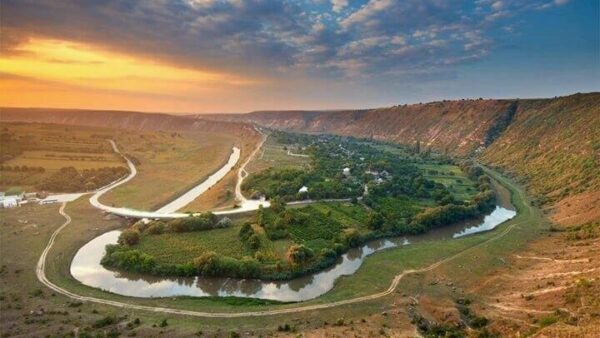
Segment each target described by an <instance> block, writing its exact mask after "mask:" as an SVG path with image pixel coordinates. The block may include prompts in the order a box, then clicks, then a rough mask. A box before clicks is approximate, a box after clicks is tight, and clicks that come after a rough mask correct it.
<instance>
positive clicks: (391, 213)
mask: <svg viewBox="0 0 600 338" xmlns="http://www.w3.org/2000/svg"><path fill="white" fill-rule="evenodd" d="M275 137H276V138H277V139H278V142H293V144H308V145H307V146H306V147H303V148H302V149H306V151H307V153H309V154H310V156H311V157H310V159H311V161H312V164H311V168H312V169H311V170H309V171H301V170H297V169H286V168H276V169H275V168H270V169H267V170H265V171H263V172H261V173H258V174H255V175H251V176H250V177H249V178H248V180H247V181H248V182H246V183H245V186H246V188H247V189H250V190H251V191H254V192H255V193H258V192H259V193H261V194H262V193H265V194H267V196H269V197H270V199H271V203H272V207H271V208H270V209H262V208H260V209H259V210H258V211H257V212H256V214H255V216H254V217H253V218H252V219H250V220H245V221H241V222H239V221H238V222H237V223H236V224H235V225H232V224H231V221H230V220H228V219H226V218H224V219H222V220H219V219H218V218H217V217H216V216H215V215H213V214H211V213H206V214H203V215H202V216H200V217H189V218H184V219H178V220H173V221H169V222H163V221H153V222H150V223H148V224H144V223H142V222H138V223H136V224H135V225H134V226H132V227H131V228H130V229H128V230H126V231H124V232H123V233H122V234H121V238H120V240H119V244H118V245H114V246H109V247H108V249H107V254H106V256H105V257H104V259H103V260H102V263H103V264H104V265H106V266H109V267H114V268H120V269H125V270H130V271H136V272H144V273H150V274H155V275H174V276H196V275H203V276H227V277H241V278H256V277H259V278H262V279H290V278H294V277H297V276H300V275H304V274H308V273H311V272H315V271H319V270H321V269H323V268H325V267H328V266H331V265H333V264H334V263H335V262H336V260H337V258H338V256H339V255H341V254H343V253H345V252H347V251H348V250H349V249H350V248H354V247H358V246H361V245H363V244H364V243H366V242H367V241H369V240H373V239H377V238H383V237H391V236H399V235H405V234H420V233H424V232H426V231H428V230H430V229H432V228H436V227H441V226H444V225H448V224H452V223H455V222H457V221H461V220H464V219H469V218H473V217H476V216H479V215H481V214H483V213H485V212H487V211H489V210H491V209H492V208H493V206H494V200H495V199H494V198H495V195H494V193H493V192H492V190H491V183H490V179H489V178H488V177H487V176H485V175H484V173H483V171H482V170H481V169H479V168H477V167H474V166H472V165H468V164H465V165H464V166H463V170H461V169H460V168H459V167H458V166H456V165H451V164H449V163H448V160H447V159H446V160H445V161H444V162H442V164H439V162H438V161H439V159H433V157H432V154H431V153H429V154H423V156H420V155H418V153H419V151H418V150H414V151H413V153H412V154H411V155H409V156H407V157H401V156H399V155H398V153H393V152H389V151H386V150H378V148H376V147H374V146H372V144H376V143H373V142H365V141H357V140H354V139H348V138H342V137H332V136H316V137H315V136H305V135H294V134H284V133H276V134H275ZM386 147H388V148H389V147H390V146H389V145H387V146H386ZM415 161H418V163H417V164H419V165H421V166H423V168H421V167H420V166H419V165H416V164H415V163H414V162H415ZM350 166H351V167H352V169H351V170H342V169H343V168H348V167H350ZM425 172H427V173H428V175H430V176H431V177H434V176H435V177H436V178H439V177H440V175H443V176H451V177H453V178H454V177H459V178H457V180H461V182H463V185H466V186H469V187H471V188H472V189H470V190H469V191H468V192H467V191H466V190H463V191H461V192H460V193H456V190H453V189H451V188H452V187H453V185H454V183H452V184H448V185H445V184H443V183H439V182H435V181H434V180H432V179H427V178H426V177H425ZM302 185H307V186H310V187H311V188H309V190H308V192H300V193H296V191H297V187H298V186H302ZM458 196H462V197H463V198H465V197H466V199H459V198H458ZM294 198H304V199H308V198H310V199H317V200H319V199H327V198H345V199H346V200H345V201H338V202H332V201H323V202H319V203H314V204H309V205H306V206H300V207H286V205H285V201H289V200H291V199H294ZM181 233H186V234H185V235H180V234H181Z"/></svg>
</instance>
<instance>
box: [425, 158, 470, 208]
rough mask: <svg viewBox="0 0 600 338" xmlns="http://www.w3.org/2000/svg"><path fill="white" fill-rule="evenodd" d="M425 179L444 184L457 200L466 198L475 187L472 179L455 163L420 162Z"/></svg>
mask: <svg viewBox="0 0 600 338" xmlns="http://www.w3.org/2000/svg"><path fill="white" fill-rule="evenodd" d="M419 168H421V169H422V170H423V172H424V175H425V177H426V178H427V179H430V180H432V181H434V182H439V183H441V184H443V185H444V186H446V187H447V188H448V189H449V190H450V191H451V192H452V194H453V195H454V196H455V198H456V199H457V200H460V201H466V200H468V199H469V198H470V197H471V196H472V194H473V191H475V190H476V189H477V187H476V185H475V184H474V182H473V181H471V180H470V179H469V177H468V176H467V175H466V174H465V173H464V172H463V171H462V170H461V169H460V167H458V166H456V165H449V164H445V165H439V164H437V165H433V164H420V165H419Z"/></svg>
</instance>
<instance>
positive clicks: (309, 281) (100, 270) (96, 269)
mask: <svg viewBox="0 0 600 338" xmlns="http://www.w3.org/2000/svg"><path fill="white" fill-rule="evenodd" d="M515 215H516V212H515V211H514V210H511V209H508V208H506V207H503V206H496V209H495V210H494V211H492V212H491V213H490V214H489V215H487V216H485V217H484V218H483V219H478V220H473V221H469V222H465V223H462V224H456V225H451V226H447V227H443V228H440V229H435V230H432V231H430V232H428V233H426V234H424V235H418V236H407V237H400V238H394V239H382V240H375V241H371V242H369V243H367V244H365V245H364V246H362V247H360V248H355V249H351V250H349V251H348V252H347V253H345V254H344V255H342V256H341V257H339V258H338V262H337V263H336V265H334V266H332V267H330V268H328V269H326V270H323V271H321V272H317V273H315V274H312V275H308V276H304V277H301V278H296V279H293V280H290V281H261V280H256V279H235V278H207V277H189V278H169V277H153V276H147V275H141V274H134V273H128V272H122V271H113V270H108V269H106V268H105V267H103V266H102V265H101V264H100V261H101V259H102V257H103V256H104V253H105V247H106V245H107V244H115V243H117V239H118V237H119V234H120V231H118V230H115V231H110V232H107V233H105V234H103V235H100V236H98V237H96V238H94V239H93V240H91V241H90V242H88V243H87V244H85V245H84V246H83V247H81V248H80V249H79V251H78V252H77V253H76V254H75V257H74V258H73V261H72V263H71V275H72V276H73V277H74V278H75V279H77V280H78V281H80V282H81V283H83V284H85V285H88V286H92V287H96V288H100V289H103V290H106V291H109V292H112V293H116V294H120V295H125V296H133V297H142V298H151V297H172V296H194V297H205V296H237V297H252V298H261V299H270V300H278V301H305V300H309V299H313V298H316V297H318V296H320V295H322V294H324V293H326V292H328V291H329V290H331V289H332V288H333V286H334V284H335V281H336V280H337V279H338V278H339V277H341V276H347V275H352V274H353V273H355V272H356V271H357V270H358V268H359V267H360V266H361V264H362V262H363V260H364V259H365V257H367V256H368V255H370V254H372V253H374V252H377V251H380V250H384V249H389V248H394V247H399V246H402V245H409V244H411V243H415V242H419V241H432V240H443V239H452V238H457V237H462V236H466V235H471V234H475V233H478V232H483V231H489V230H492V229H494V228H495V227H496V226H498V225H500V224H501V223H503V222H505V221H507V220H509V219H511V218H513V217H514V216H515ZM396 250H401V249H396Z"/></svg>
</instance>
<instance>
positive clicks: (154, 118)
mask: <svg viewBox="0 0 600 338" xmlns="http://www.w3.org/2000/svg"><path fill="white" fill-rule="evenodd" d="M0 121H22V122H43V123H56V124H68V125H82V126H94V127H106V128H118V129H132V130H169V131H181V132H194V131H202V132H215V133H222V132H229V133H237V134H238V135H240V136H245V135H255V134H256V131H255V130H254V128H253V127H252V126H251V125H249V124H247V123H243V122H227V121H215V120H206V119H201V118H198V117H194V116H177V115H169V114H155V113H153V114H150V113H141V112H132V111H117V110H86V109H59V108H8V107H4V108H0Z"/></svg>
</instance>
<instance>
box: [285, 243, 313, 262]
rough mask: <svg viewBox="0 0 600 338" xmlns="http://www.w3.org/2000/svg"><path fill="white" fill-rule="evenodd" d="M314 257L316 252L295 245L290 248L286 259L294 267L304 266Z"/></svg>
mask: <svg viewBox="0 0 600 338" xmlns="http://www.w3.org/2000/svg"><path fill="white" fill-rule="evenodd" d="M313 256H314V252H313V251H312V250H311V249H309V248H307V247H305V246H304V245H298V244H294V245H292V246H290V247H289V249H288V251H287V253H286V257H287V260H288V262H290V264H293V265H299V264H304V263H306V262H307V261H309V260H310V259H311V258H312V257H313Z"/></svg>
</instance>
